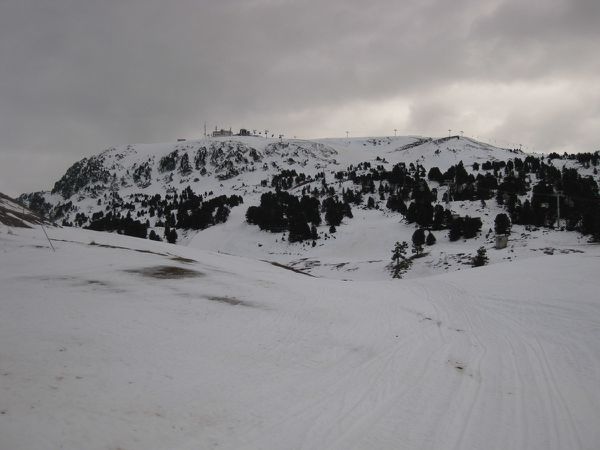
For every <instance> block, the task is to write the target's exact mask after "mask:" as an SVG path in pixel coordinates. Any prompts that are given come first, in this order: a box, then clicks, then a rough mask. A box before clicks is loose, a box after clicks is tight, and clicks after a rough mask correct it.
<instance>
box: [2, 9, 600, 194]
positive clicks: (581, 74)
mask: <svg viewBox="0 0 600 450" xmlns="http://www.w3.org/2000/svg"><path fill="white" fill-rule="evenodd" d="M599 22H600V3H598V2H597V1H596V0H537V1H531V2H522V1H516V0H506V1H502V0H488V1H475V0H458V1H455V2H445V1H442V0H428V1H416V0H414V1H403V2H397V1H392V0H378V1H372V2H363V1H358V0H351V1H348V0H345V1H342V0H328V1H327V2H320V1H319V2H318V1H308V0H305V1H291V0H289V1H286V0H221V1H219V2H213V1H208V0H207V1H200V2H198V1H192V0H175V1H173V2H162V1H158V0H121V1H116V0H107V1H103V2H93V1H86V0H53V1H41V0H4V1H3V2H1V3H0V61H2V64H0V99H1V101H0V163H1V166H0V191H5V192H8V193H12V194H16V193H17V192H21V191H26V190H34V189H41V188H45V187H49V186H51V183H52V181H54V179H55V178H56V177H57V175H59V174H60V172H62V171H63V170H64V169H65V168H66V167H67V166H68V165H70V164H71V163H72V162H73V161H74V160H76V159H79V158H81V157H83V156H85V155H89V154H92V153H96V152H98V151H99V150H101V149H103V148H106V147H108V146H111V145H116V144H121V143H131V142H155V141H165V140H173V139H174V138H176V137H180V136H187V137H191V136H199V135H201V133H202V124H203V122H204V121H207V122H208V124H209V126H214V125H222V126H234V127H240V126H248V127H253V128H265V127H266V128H269V129H272V130H274V131H275V130H277V131H280V132H283V133H286V134H287V135H298V136H305V137H310V136H323V135H327V134H329V135H331V134H336V135H342V134H343V133H344V131H345V130H346V129H350V130H352V133H353V134H354V135H356V134H389V133H391V129H390V128H396V127H397V128H398V129H402V130H403V131H405V132H406V133H422V134H443V133H445V129H447V128H448V127H451V128H455V129H457V128H461V129H464V130H465V131H466V132H467V133H468V134H471V135H481V136H482V137H484V135H488V136H491V135H494V136H496V137H497V138H498V139H504V140H508V141H515V142H517V141H523V143H524V144H526V145H528V146H529V147H531V148H536V149H544V150H547V151H551V150H559V151H562V150H567V151H576V150H584V151H591V150H595V149H597V148H598V146H599V144H598V141H599V137H600V136H599V135H598V131H597V130H598V127H597V124H598V121H599V118H600V112H599V111H598V108H597V106H596V105H597V104H598V103H597V100H598V91H597V88H596V86H598V85H599V81H600V76H599V75H598V74H600V59H598V58H597V55H596V53H597V49H598V48H599V44H600V30H599V27H598V26H597V23H599ZM540 86H542V89H540ZM544 86H550V87H549V88H548V89H544V88H543V87H544ZM499 92H501V93H502V95H499V94H498V93H499ZM531 92H534V93H535V95H532V94H528V93H531ZM590 93H591V94H592V95H590ZM525 99H528V101H527V102H526V101H525ZM557 124H560V127H557V126H556V125H557ZM557 130H561V131H557Z"/></svg>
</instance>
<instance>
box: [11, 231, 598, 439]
mask: <svg viewBox="0 0 600 450" xmlns="http://www.w3.org/2000/svg"><path fill="white" fill-rule="evenodd" d="M49 234H50V236H51V238H53V239H55V241H54V245H55V247H56V252H52V251H51V250H50V248H49V246H48V243H47V241H45V236H44V234H43V233H42V231H41V230H39V229H18V230H15V229H8V228H6V227H4V228H1V229H0V448H1V449H3V450H4V449H7V450H20V449H23V450H25V449H26V450H32V449H58V448H62V449H83V448H85V449H112V450H116V449H122V450H131V449H140V450H141V449H144V450H146V449H211V448H221V449H344V450H347V449H441V450H443V449H452V450H455V449H473V450H475V449H477V450H479V449H498V450H508V449H515V450H516V449H519V450H523V449H540V450H551V449H556V450H566V449H590V450H591V449H597V448H598V443H600V427H598V420H599V418H600V389H599V387H600V296H599V295H598V292H600V278H599V277H598V273H599V272H598V268H599V267H600V264H599V263H600V259H599V258H600V249H599V248H598V247H597V246H596V247H595V246H588V248H587V249H586V252H585V253H571V254H554V255H547V254H544V253H542V252H539V253H538V255H537V256H535V257H531V258H527V259H522V260H519V261H516V262H511V263H497V264H494V265H492V266H488V267H483V268H478V269H473V270H463V271H455V272H452V273H447V274H440V275H435V276H430V277H427V278H420V279H412V280H388V281H370V282H369V281H352V282H344V281H339V280H333V279H324V278H317V277H310V276H307V275H304V274H301V273H296V272H293V271H291V270H286V269H285V268H284V267H280V266H276V265H272V264H269V263H268V262H261V261H256V260H252V259H245V258H242V257H236V256H235V257H234V256H230V255H224V254H218V253H215V252H208V251H204V250H198V249H194V248H189V247H180V246H173V245H168V244H163V243H156V242H152V241H146V240H139V239H133V238H126V237H123V236H119V235H112V234H103V233H95V232H90V231H85V230H78V229H59V228H54V229H50V230H49Z"/></svg>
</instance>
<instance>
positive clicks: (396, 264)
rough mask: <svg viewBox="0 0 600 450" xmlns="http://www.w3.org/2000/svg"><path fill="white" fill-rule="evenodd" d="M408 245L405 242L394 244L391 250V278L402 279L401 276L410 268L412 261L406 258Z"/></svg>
mask: <svg viewBox="0 0 600 450" xmlns="http://www.w3.org/2000/svg"><path fill="white" fill-rule="evenodd" d="M407 251H408V244H407V243H406V241H404V242H402V243H400V242H396V244H395V245H394V248H393V250H392V277H393V278H402V275H403V274H404V273H405V272H406V271H407V270H408V269H409V268H410V265H411V264H412V261H410V260H409V259H408V258H407V257H406V252H407Z"/></svg>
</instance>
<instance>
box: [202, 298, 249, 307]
mask: <svg viewBox="0 0 600 450" xmlns="http://www.w3.org/2000/svg"><path fill="white" fill-rule="evenodd" d="M206 298H207V299H208V300H210V301H211V302H220V303H226V304H228V305H232V306H238V305H239V306H252V305H251V304H250V303H248V302H245V301H243V300H239V299H237V298H235V297H219V296H209V297H206Z"/></svg>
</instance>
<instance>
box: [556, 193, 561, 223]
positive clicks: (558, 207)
mask: <svg viewBox="0 0 600 450" xmlns="http://www.w3.org/2000/svg"><path fill="white" fill-rule="evenodd" d="M561 197H562V191H557V192H556V228H560V198H561Z"/></svg>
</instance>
